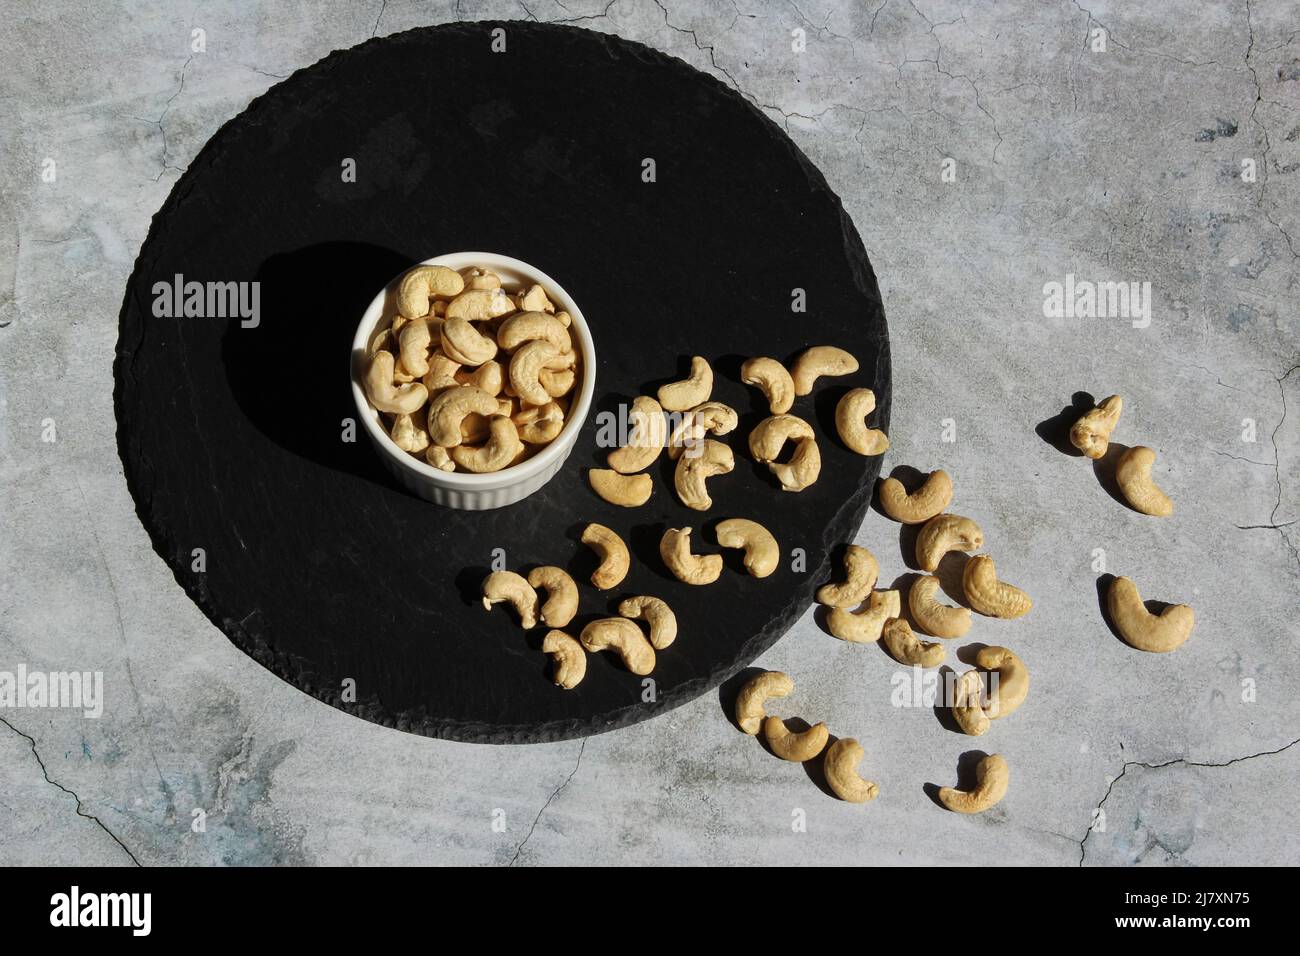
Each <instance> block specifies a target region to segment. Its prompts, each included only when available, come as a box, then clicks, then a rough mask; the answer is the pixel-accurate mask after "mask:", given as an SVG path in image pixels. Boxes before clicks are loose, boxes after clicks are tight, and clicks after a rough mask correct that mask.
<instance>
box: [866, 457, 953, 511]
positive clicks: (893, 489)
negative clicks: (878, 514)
mask: <svg viewBox="0 0 1300 956" xmlns="http://www.w3.org/2000/svg"><path fill="white" fill-rule="evenodd" d="M951 501H952V479H951V478H949V477H948V473H947V472H946V471H943V470H942V469H940V470H938V471H932V472H930V474H929V476H928V477H927V478H926V479H925V481H924V483H922V485H921V487H919V488H917V489H916V491H914V492H912V493H911V494H910V495H909V494H908V493H907V489H906V488H904V487H903V483H902V482H901V481H899V480H898V479H897V478H886V479H885V480H884V481H882V482H881V483H880V507H881V508H883V509H884V511H885V514H887V515H889V517H891V518H893V519H894V520H895V521H901V522H902V523H903V524H920V523H921V522H923V521H929V520H930V519H931V518H933V517H934V516H935V515H937V514H941V513H942V512H943V509H944V508H946V507H948V505H949V503H950V502H951Z"/></svg>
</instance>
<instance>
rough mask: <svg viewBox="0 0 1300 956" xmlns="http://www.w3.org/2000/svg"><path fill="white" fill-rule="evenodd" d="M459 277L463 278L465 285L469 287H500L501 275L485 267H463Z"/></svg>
mask: <svg viewBox="0 0 1300 956" xmlns="http://www.w3.org/2000/svg"><path fill="white" fill-rule="evenodd" d="M461 278H462V279H464V280H465V285H466V286H467V287H468V288H470V289H499V288H501V277H500V276H499V275H497V274H496V273H495V272H490V271H489V270H487V269H477V268H473V269H465V270H463V271H462V272H461Z"/></svg>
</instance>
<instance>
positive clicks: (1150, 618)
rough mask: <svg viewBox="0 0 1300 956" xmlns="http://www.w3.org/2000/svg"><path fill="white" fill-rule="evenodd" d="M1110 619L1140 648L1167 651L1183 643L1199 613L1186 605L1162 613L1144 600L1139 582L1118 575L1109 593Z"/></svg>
mask: <svg viewBox="0 0 1300 956" xmlns="http://www.w3.org/2000/svg"><path fill="white" fill-rule="evenodd" d="M1106 606H1107V608H1108V609H1109V611H1110V618H1111V620H1112V621H1113V622H1114V624H1115V629H1116V630H1118V631H1119V633H1120V636H1121V637H1123V638H1124V640H1126V641H1128V643H1129V644H1131V645H1132V646H1133V647H1136V648H1137V649H1138V650H1139V651H1151V652H1152V653H1156V654H1163V653H1165V652H1167V651H1172V650H1175V649H1177V648H1179V647H1181V646H1182V644H1183V641H1185V640H1187V638H1188V636H1189V635H1191V633H1192V628H1193V627H1195V626H1196V615H1195V614H1193V613H1192V609H1191V608H1190V607H1188V606H1187V605H1186V604H1174V605H1171V606H1170V607H1167V608H1165V609H1164V610H1163V611H1161V612H1160V613H1159V614H1158V615H1156V614H1152V613H1151V612H1150V611H1148V610H1147V609H1146V605H1145V604H1143V603H1142V595H1140V594H1139V593H1138V589H1137V585H1136V584H1134V583H1133V582H1132V581H1131V580H1129V579H1128V578H1123V577H1120V578H1116V579H1115V580H1114V581H1113V582H1111V586H1110V591H1109V592H1108V593H1107V595H1106Z"/></svg>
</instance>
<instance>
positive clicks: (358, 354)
mask: <svg viewBox="0 0 1300 956" xmlns="http://www.w3.org/2000/svg"><path fill="white" fill-rule="evenodd" d="M423 264H424V265H433V266H447V267H448V268H450V269H456V270H457V271H459V270H461V269H465V268H468V267H469V266H479V267H481V268H484V269H491V270H492V271H493V272H495V273H497V275H499V276H501V281H502V283H503V284H504V285H506V286H509V287H514V286H520V285H523V286H525V287H527V286H529V285H532V284H533V283H537V284H538V285H540V286H541V287H542V288H543V289H545V290H546V294H547V295H548V296H549V297H550V299H551V301H552V302H554V303H555V308H556V310H557V311H564V312H568V313H569V317H570V318H571V319H572V324H571V325H570V327H569V332H570V334H571V335H572V336H573V338H574V339H575V348H578V349H580V350H581V358H582V364H581V367H580V368H579V379H578V383H577V385H576V386H575V388H574V391H573V392H572V393H571V394H572V396H573V401H572V402H571V404H570V406H569V414H568V415H567V416H566V420H565V423H564V430H563V431H561V432H560V434H559V435H558V436H556V438H555V440H554V441H552V442H551V443H550V444H548V445H547V446H546V447H545V448H543V449H542V450H541V451H539V452H538V453H537V454H535V455H533V456H532V457H531V458H529V459H528V460H526V461H522V462H520V463H519V464H517V465H514V466H512V467H510V468H504V469H502V470H501V471H496V472H491V473H488V474H482V475H479V474H473V473H471V472H463V471H441V470H440V469H437V468H434V467H433V466H432V465H430V464H428V463H427V462H425V461H424V460H423V459H421V458H416V457H415V456H414V455H411V454H408V453H407V452H404V451H402V449H400V448H398V447H397V445H396V443H395V442H394V441H393V440H392V439H391V438H389V437H388V432H387V430H386V429H385V428H384V423H383V420H382V419H381V418H380V417H379V412H378V411H376V410H375V409H374V407H372V406H371V404H370V400H369V399H368V398H366V392H365V388H364V387H363V385H362V376H363V375H364V374H365V367H366V361H367V356H368V352H367V349H368V346H369V344H370V340H371V338H372V336H373V335H374V332H375V329H376V327H377V326H378V324H379V322H380V320H381V319H382V318H383V317H384V315H385V313H387V314H388V315H390V316H391V315H392V310H393V301H394V297H395V295H396V291H397V283H398V281H399V280H400V279H401V276H397V277H396V278H394V279H393V281H392V282H390V283H389V284H388V285H387V286H386V287H385V288H384V289H382V290H380V292H379V294H378V295H376V296H375V297H374V299H373V300H372V301H371V303H370V305H369V307H368V308H367V309H366V311H365V314H364V315H362V317H361V323H360V324H359V325H358V326H357V334H356V336H355V337H354V338H353V340H352V356H351V358H352V362H351V369H352V397H353V399H354V400H355V401H356V404H357V412H358V421H360V422H361V424H362V427H363V428H364V429H365V430H366V434H368V435H369V436H370V440H371V441H372V442H373V443H374V446H375V448H376V450H377V451H378V452H379V457H380V458H381V459H382V460H383V462H384V465H385V466H386V467H387V468H388V470H389V471H391V472H392V473H393V477H395V478H396V479H397V480H398V481H399V482H400V483H401V485H402V487H404V488H406V489H407V490H408V491H410V492H412V493H413V494H416V495H418V496H419V497H421V498H424V499H425V500H426V501H432V502H433V503H434V504H439V505H445V506H446V507H448V508H460V509H463V510H465V511H484V510H487V509H489V508H504V507H505V506H506V505H510V504H514V503H515V502H516V501H521V500H523V499H524V498H527V497H528V496H529V495H531V494H532V493H533V492H534V491H536V490H537V489H538V488H540V487H542V485H544V484H546V482H547V481H549V480H550V479H551V476H553V475H554V474H555V473H556V472H557V471H559V470H560V466H561V465H563V464H564V461H565V459H566V458H568V457H569V452H571V451H572V450H573V443H574V442H575V441H577V440H578V432H579V431H581V430H582V423H583V422H584V421H585V420H586V418H587V412H588V411H589V410H590V408H591V396H592V392H593V391H594V389H595V386H596V352H595V348H594V347H593V345H592V341H591V331H590V330H589V329H588V328H587V323H586V320H585V319H583V317H582V310H581V309H580V308H578V303H576V302H574V301H573V299H572V297H570V295H569V293H567V292H565V291H564V287H563V286H561V285H560V284H559V283H558V282H556V281H555V280H554V279H552V278H551V277H550V276H548V275H547V274H546V273H545V272H542V271H541V270H540V269H538V268H536V267H534V266H530V265H529V264H528V263H526V262H522V261H520V260H519V259H512V258H511V257H510V256H500V255H497V254H495V253H492V252H454V253H451V254H450V255H446V256H435V257H434V258H432V259H425V260H424V263H423ZM405 274H406V273H405V272H403V273H402V275H405Z"/></svg>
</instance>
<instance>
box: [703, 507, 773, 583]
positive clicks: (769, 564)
mask: <svg viewBox="0 0 1300 956" xmlns="http://www.w3.org/2000/svg"><path fill="white" fill-rule="evenodd" d="M717 536H718V544H719V545H721V546H722V547H724V548H744V549H745V570H746V571H748V572H749V573H750V575H751V576H752V577H756V578H765V577H767V576H768V575H769V574H771V573H772V572H773V571H775V570H776V565H777V562H778V561H780V560H781V547H780V545H778V544H777V543H776V538H774V537H772V532H770V531H768V530H767V529H766V528H764V527H763V526H762V525H761V524H759V523H758V522H757V521H750V520H749V519H748V518H728V519H727V520H726V521H719V522H718V527H717Z"/></svg>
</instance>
